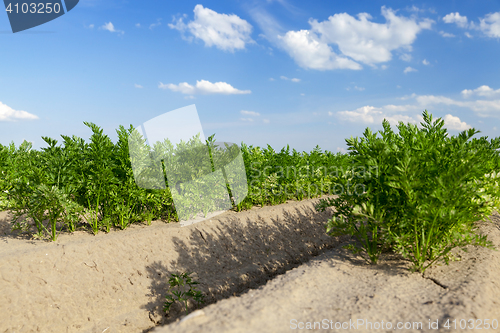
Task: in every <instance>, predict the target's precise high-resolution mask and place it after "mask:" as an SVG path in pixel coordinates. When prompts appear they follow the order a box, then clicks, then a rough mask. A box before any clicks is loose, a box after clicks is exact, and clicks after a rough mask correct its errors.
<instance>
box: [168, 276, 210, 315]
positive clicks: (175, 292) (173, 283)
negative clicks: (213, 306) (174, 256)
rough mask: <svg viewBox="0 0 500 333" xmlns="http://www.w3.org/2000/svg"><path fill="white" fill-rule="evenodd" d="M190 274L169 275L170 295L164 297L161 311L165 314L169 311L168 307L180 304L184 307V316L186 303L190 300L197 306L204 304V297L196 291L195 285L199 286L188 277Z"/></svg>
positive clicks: (186, 308) (186, 309) (186, 307)
mask: <svg viewBox="0 0 500 333" xmlns="http://www.w3.org/2000/svg"><path fill="white" fill-rule="evenodd" d="M191 274H192V273H190V272H185V273H182V274H171V276H170V278H169V279H168V283H169V285H170V286H169V288H168V289H169V292H170V293H171V294H169V295H167V296H165V297H166V299H167V300H166V302H165V306H164V307H163V310H164V311H165V312H168V311H170V307H171V306H172V305H173V304H174V303H175V302H180V303H182V304H183V305H184V309H185V311H186V315H187V314H188V301H189V300H190V299H192V300H193V301H195V302H196V303H197V304H198V305H199V304H201V303H204V302H205V301H204V297H205V296H204V295H203V294H202V293H201V291H199V290H196V287H194V286H195V285H197V284H199V282H196V281H193V280H192V279H191V277H190V275H191Z"/></svg>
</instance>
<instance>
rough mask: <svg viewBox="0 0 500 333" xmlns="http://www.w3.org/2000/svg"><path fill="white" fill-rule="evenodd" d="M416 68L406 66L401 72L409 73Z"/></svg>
mask: <svg viewBox="0 0 500 333" xmlns="http://www.w3.org/2000/svg"><path fill="white" fill-rule="evenodd" d="M416 71H417V70H416V69H415V68H412V67H410V66H408V67H406V68H405V70H404V71H403V73H405V74H406V73H410V72H416Z"/></svg>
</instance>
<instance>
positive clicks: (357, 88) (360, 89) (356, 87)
mask: <svg viewBox="0 0 500 333" xmlns="http://www.w3.org/2000/svg"><path fill="white" fill-rule="evenodd" d="M354 89H355V90H358V91H363V90H365V88H363V87H358V86H354Z"/></svg>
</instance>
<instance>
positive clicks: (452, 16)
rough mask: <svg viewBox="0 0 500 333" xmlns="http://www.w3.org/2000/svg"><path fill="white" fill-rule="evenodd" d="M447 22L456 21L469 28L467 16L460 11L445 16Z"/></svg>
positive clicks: (459, 24)
mask: <svg viewBox="0 0 500 333" xmlns="http://www.w3.org/2000/svg"><path fill="white" fill-rule="evenodd" d="M443 21H444V22H445V23H456V24H457V25H458V26H459V27H460V28H467V27H468V26H469V23H468V21H467V16H461V15H460V14H459V13H458V12H456V13H449V14H448V15H446V16H445V17H443Z"/></svg>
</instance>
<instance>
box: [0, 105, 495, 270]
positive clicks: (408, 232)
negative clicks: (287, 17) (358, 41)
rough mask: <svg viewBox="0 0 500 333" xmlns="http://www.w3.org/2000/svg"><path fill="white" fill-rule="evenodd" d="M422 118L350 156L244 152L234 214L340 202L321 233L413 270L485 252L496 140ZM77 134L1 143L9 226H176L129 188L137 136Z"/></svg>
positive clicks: (164, 198) (160, 199)
mask: <svg viewBox="0 0 500 333" xmlns="http://www.w3.org/2000/svg"><path fill="white" fill-rule="evenodd" d="M423 119H424V122H422V123H421V128H420V129H419V128H417V126H416V125H413V124H404V123H402V122H400V123H399V125H398V126H397V128H398V133H397V134H396V133H395V132H394V131H393V130H392V129H391V127H390V125H389V123H388V122H387V121H386V120H384V121H383V124H382V125H383V131H382V130H381V131H379V132H377V133H372V131H371V130H370V129H369V128H367V129H366V130H365V132H364V133H363V137H362V138H361V139H359V138H357V137H356V138H352V137H351V138H349V139H346V143H347V146H348V147H349V153H348V154H340V153H337V154H334V153H332V152H329V151H322V150H321V149H320V148H319V147H316V148H314V149H313V150H312V151H311V152H309V153H307V152H298V151H296V150H295V149H292V150H290V147H289V146H287V147H285V148H283V149H281V151H275V150H274V149H273V148H272V147H271V146H269V145H268V146H267V147H265V148H261V147H254V146H251V145H250V146H249V145H246V144H244V143H242V144H241V153H242V157H243V161H244V166H245V172H246V177H247V184H248V194H247V195H246V197H245V198H244V200H242V201H238V202H237V203H236V202H235V201H233V202H232V204H233V209H234V210H236V211H240V210H244V209H248V208H251V207H253V206H255V205H262V206H263V205H275V204H280V203H284V202H286V201H287V200H302V199H306V198H314V197H318V196H321V195H324V194H332V195H336V196H335V197H333V198H328V199H322V200H320V202H319V204H318V205H317V206H316V209H317V210H318V211H323V210H325V209H326V208H327V207H329V206H334V207H335V212H334V213H333V216H332V218H331V219H329V220H328V222H327V225H326V231H327V233H328V234H330V235H331V236H339V235H350V236H353V238H354V239H355V240H356V242H354V243H352V244H350V245H348V248H349V249H351V250H352V251H353V252H354V253H356V254H360V255H361V256H363V257H364V258H365V259H366V260H367V261H368V262H370V263H372V264H375V263H377V261H378V259H379V256H380V255H381V253H382V252H384V251H387V250H388V251H392V252H397V253H399V254H401V255H402V256H403V257H404V258H406V259H408V260H409V261H410V262H412V264H413V266H412V269H413V270H415V271H419V272H424V271H425V270H426V269H427V268H428V267H429V266H430V265H432V264H433V263H435V262H436V261H437V260H440V259H444V260H445V262H448V260H449V259H450V258H452V256H451V250H453V249H454V248H457V247H460V248H465V247H466V246H467V245H478V246H487V247H492V244H491V243H490V242H489V241H488V240H487V238H486V237H485V236H483V235H481V234H479V233H478V229H477V225H476V224H475V222H476V221H478V220H482V219H485V218H488V217H489V216H490V215H491V213H492V212H493V211H494V210H497V209H498V208H499V207H500V189H499V186H498V182H499V179H500V175H499V171H500V155H499V150H500V137H499V138H494V139H490V140H488V138H487V137H481V138H473V136H474V135H476V134H477V133H479V131H477V130H476V129H474V128H471V129H469V130H467V131H463V132H461V133H460V134H459V135H458V136H450V135H449V133H448V132H447V130H446V129H445V128H443V127H444V122H443V120H442V119H440V118H438V119H437V120H435V121H434V122H433V121H432V120H433V119H432V115H429V114H428V112H427V111H424V112H423ZM85 125H86V126H88V127H89V128H90V129H91V130H92V136H91V137H90V141H89V142H85V140H83V139H81V138H78V137H76V136H73V137H68V136H62V139H63V142H62V145H58V142H57V141H56V140H54V139H51V138H48V137H43V140H44V141H45V142H46V144H47V147H45V148H42V149H41V150H39V151H38V150H34V149H32V147H31V144H30V143H28V142H23V143H22V144H21V145H20V146H19V147H16V146H15V145H14V144H10V145H9V146H2V145H0V175H1V177H0V209H7V210H10V211H11V212H12V213H13V219H12V225H13V228H14V229H18V230H21V231H27V230H30V229H33V228H34V230H35V233H34V235H35V236H37V237H40V238H44V237H47V236H48V238H49V239H51V240H55V239H56V238H57V235H58V233H59V232H60V231H61V230H66V231H69V232H72V231H75V230H77V229H79V228H85V229H90V230H91V231H92V232H93V233H94V234H97V233H98V232H99V231H102V230H104V231H110V229H111V228H120V229H125V228H126V227H127V226H129V225H130V224H131V223H137V222H146V223H147V224H150V223H151V221H152V220H156V219H163V220H165V221H178V219H179V217H178V214H177V212H176V209H175V206H174V200H173V197H172V193H171V192H170V189H169V188H168V186H166V188H164V189H160V188H158V189H144V188H140V187H138V186H137V184H136V179H135V178H134V170H133V169H132V165H131V156H130V154H129V142H131V141H129V138H131V137H133V135H134V129H133V127H132V126H131V127H130V128H129V129H125V128H124V127H123V126H120V128H119V129H118V130H117V134H118V141H117V142H116V143H113V142H112V141H111V140H110V138H109V137H108V136H107V135H105V134H104V133H103V131H102V129H101V128H99V127H98V126H97V125H95V124H93V123H87V122H86V123H85ZM377 134H380V136H381V137H378V136H377ZM213 143H214V136H211V137H210V138H209V139H208V140H207V141H206V144H207V146H208V150H209V151H211V153H210V158H211V159H212V162H211V163H212V167H211V169H212V170H215V169H214V162H213V161H214V160H213V156H212V153H213V152H214V151H212V150H210V149H211V148H210V147H212V148H213V147H214V145H213ZM190 144H191V143H190V142H188V143H187V144H186V147H187V146H189V145H190ZM160 146H161V145H160ZM160 146H158V147H160ZM163 146H164V147H167V146H168V147H170V146H171V144H170V143H165V144H164V145H163ZM158 147H154V149H153V150H152V151H153V153H152V154H153V155H154V150H155V149H157V148H158ZM160 148H161V147H160ZM148 149H149V148H148V147H146V151H147V150H148ZM169 149H170V148H168V149H167V150H169ZM186 151H189V150H186ZM139 155H140V154H139ZM139 155H137V156H139ZM187 156H188V159H189V158H190V157H189V156H190V155H189V153H188V154H187ZM139 157H140V156H139ZM188 162H189V161H188ZM162 163H163V162H162ZM165 163H166V162H165ZM167 164H168V163H167ZM188 164H189V163H188ZM165 166H166V164H164V165H163V167H165ZM163 176H164V177H165V182H167V179H166V173H164V175H163ZM162 181H163V180H162ZM181 186H182V185H181ZM228 190H229V187H228ZM172 191H175V190H174V189H172ZM229 192H230V190H229ZM179 193H180V192H179Z"/></svg>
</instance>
